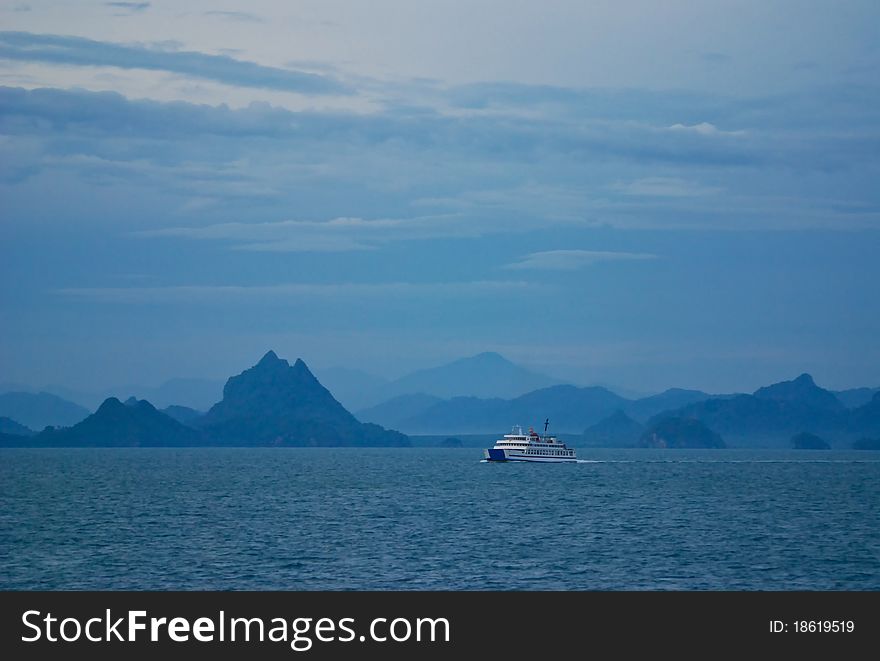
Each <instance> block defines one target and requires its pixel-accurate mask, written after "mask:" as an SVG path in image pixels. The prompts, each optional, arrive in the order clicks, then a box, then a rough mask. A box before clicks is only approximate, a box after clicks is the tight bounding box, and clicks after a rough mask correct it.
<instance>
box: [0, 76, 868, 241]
mask: <svg viewBox="0 0 880 661" xmlns="http://www.w3.org/2000/svg"><path fill="white" fill-rule="evenodd" d="M601 96H602V95H599V97H601ZM798 98H800V97H798ZM836 98H838V99H839V106H840V108H843V109H845V111H846V112H845V114H844V119H845V121H843V122H841V123H840V125H835V124H829V123H828V122H829V121H830V120H829V119H828V116H827V115H826V116H825V119H822V115H821V109H820V108H819V107H818V106H816V105H815V104H813V105H807V106H805V107H806V108H807V110H809V115H810V117H809V118H799V116H798V115H797V113H798V112H800V111H801V106H800V105H799V103H795V102H792V101H791V100H790V99H788V98H787V97H786V99H785V102H784V103H783V102H782V101H774V103H778V107H776V106H773V105H772V104H771V102H770V101H769V100H760V102H758V101H755V102H750V103H749V104H746V103H742V104H739V105H735V106H731V107H730V108H728V109H727V110H726V111H725V113H723V114H726V115H727V116H728V117H730V118H733V117H746V116H749V117H751V118H752V119H753V120H754V122H755V123H756V124H761V125H762V128H760V129H751V128H750V129H749V132H748V133H747V134H744V135H737V136H736V137H735V138H729V139H728V138H727V137H725V136H723V135H721V136H719V135H715V134H713V135H709V136H706V135H703V134H701V133H699V132H696V131H694V130H689V129H676V130H670V129H669V128H668V126H669V125H670V124H668V123H667V124H662V123H660V122H659V120H658V116H663V115H665V114H666V113H667V112H672V110H674V111H675V114H678V112H679V108H678V106H679V105H680V104H679V99H678V97H676V96H675V95H673V96H672V97H671V100H670V102H669V106H668V109H666V110H662V111H659V114H658V115H657V114H655V113H654V112H653V111H652V110H651V108H644V109H643V112H644V118H643V121H631V120H621V121H617V120H612V119H594V118H591V117H589V116H586V115H588V113H589V112H590V111H592V109H591V108H588V109H584V110H583V113H584V114H585V116H583V117H578V116H575V115H573V114H565V113H560V114H557V113H554V112H549V113H547V114H543V113H536V114H535V116H531V117H523V116H519V115H517V116H509V115H507V114H505V113H504V112H502V111H500V110H499V112H498V113H496V114H489V115H487V114H484V113H482V112H481V111H473V112H472V111H462V112H460V113H458V114H447V113H445V112H441V111H440V110H438V111H436V112H421V113H400V112H397V109H395V108H392V109H391V110H387V111H386V110H383V109H381V108H380V109H378V110H375V111H371V112H364V113H353V112H340V111H330V110H321V111H318V110H308V111H299V112H297V111H291V110H288V109H286V108H283V107H278V106H273V105H269V104H266V103H254V104H251V105H249V106H247V107H244V108H238V109H233V108H229V107H227V106H225V105H216V106H211V105H198V104H193V103H185V102H158V101H151V100H143V99H140V100H136V99H129V98H126V97H124V96H122V95H120V94H117V93H113V92H100V93H98V92H89V91H85V90H59V89H42V88H37V89H31V90H27V89H21V88H10V87H0V134H2V135H3V136H4V138H3V143H2V144H0V150H2V153H0V156H2V158H0V186H2V185H3V184H4V182H5V184H6V186H5V187H4V188H3V189H2V191H0V194H2V196H3V200H4V206H5V209H4V210H5V211H6V215H7V217H11V218H15V217H18V218H20V219H21V221H20V222H25V221H24V218H26V217H32V216H33V210H34V208H36V207H40V208H42V209H43V211H42V212H41V213H43V214H44V215H45V217H56V218H57V221H56V222H57V223H58V224H64V223H66V222H72V221H75V219H76V218H80V219H81V217H82V215H83V214H86V215H88V216H89V217H90V218H93V219H94V220H95V222H100V223H103V224H104V225H105V226H106V227H110V226H111V225H112V226H114V227H117V228H118V231H119V232H122V233H128V232H131V231H135V230H147V231H149V230H157V229H163V228H164V229H169V230H172V231H171V232H169V233H167V234H165V236H169V237H176V238H178V239H180V240H184V239H185V240H205V241H215V242H216V243H217V245H218V246H220V247H221V248H224V249H229V248H232V249H236V250H240V251H259V252H279V251H282V252H303V251H320V252H328V251H343V250H344V251H352V250H361V251H363V250H375V249H378V248H381V247H383V246H385V245H388V244H390V243H391V242H395V241H409V240H422V239H434V238H476V237H480V236H488V235H501V234H513V233H518V232H529V231H534V230H536V229H543V228H549V227H567V228H586V227H618V228H626V229H633V228H638V229H651V228H653V229H682V228H689V229H732V230H752V229H773V228H785V229H791V228H797V227H801V228H814V227H826V228H829V229H855V228H864V227H876V226H877V224H878V218H877V214H876V213H872V212H869V213H858V214H853V213H849V214H845V213H842V212H840V211H839V210H838V209H839V208H840V204H841V203H843V202H846V201H847V200H849V201H850V202H854V203H860V204H862V205H863V206H865V208H876V206H877V202H878V199H877V195H876V186H874V183H873V182H874V181H876V177H877V175H878V169H877V168H878V165H877V159H876V154H877V150H878V148H880V143H878V137H877V136H878V133H877V131H878V129H880V126H877V125H876V122H874V121H873V119H872V116H871V113H870V112H869V111H867V110H866V108H870V107H875V106H876V104H873V105H872V104H871V103H869V101H870V100H871V99H875V96H872V92H871V91H870V90H867V89H864V90H861V91H860V92H858V93H856V92H855V91H852V90H851V91H850V92H849V94H844V95H837V97H836ZM624 99H625V100H626V101H627V103H628V100H629V99H630V97H629V96H628V95H624ZM804 101H805V102H806V101H809V98H808V97H804ZM608 102H609V103H610V101H608ZM621 103H623V102H621ZM637 109H638V108H636V110H637ZM621 110H622V112H634V111H635V110H634V109H633V108H631V107H626V108H624V107H622V108H621ZM570 112H571V113H573V112H574V110H573V109H570ZM603 112H604V111H603ZM693 112H694V114H698V115H699V114H703V111H702V110H700V109H699V108H697V109H694V110H693ZM718 112H719V114H721V113H720V111H718ZM842 112H843V111H842ZM786 113H787V115H786ZM875 114H876V113H875ZM783 115H786V119H787V120H788V123H787V124H786V123H785V122H783V121H782V118H781V116H783ZM823 122H824V123H823ZM698 125H699V124H694V125H690V126H698ZM744 125H749V124H748V123H745V122H744V121H740V120H739V119H736V120H734V119H728V120H725V121H723V122H721V121H720V120H719V121H718V124H717V125H716V124H712V126H744ZM768 127H769V128H768ZM49 188H51V190H53V195H52V196H45V195H42V193H41V191H44V190H47V189H49ZM110 191H112V195H113V196H119V197H120V198H125V199H127V200H128V202H127V205H128V206H129V208H130V213H126V214H124V215H120V214H118V213H114V207H113V205H109V204H94V205H92V204H91V203H88V204H86V205H85V206H83V203H84V202H86V201H87V200H90V199H92V200H95V201H96V202H98V201H100V200H103V199H106V197H107V195H108V193H109V192H110ZM340 191H344V194H340ZM81 196H82V199H81ZM74 199H75V200H78V202H73V201H72V200H74ZM86 209H87V211H86ZM279 219H281V220H280V222H279ZM245 221H246V222H245ZM76 222H79V221H76ZM206 228H212V229H211V230H210V231H208V230H207V229H206ZM143 236H147V234H144V235H143Z"/></svg>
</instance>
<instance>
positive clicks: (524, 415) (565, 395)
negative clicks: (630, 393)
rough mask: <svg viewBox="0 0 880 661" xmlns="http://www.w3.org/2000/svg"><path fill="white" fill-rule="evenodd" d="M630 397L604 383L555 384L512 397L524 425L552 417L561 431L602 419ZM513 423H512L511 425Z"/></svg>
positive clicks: (578, 429) (514, 410)
mask: <svg viewBox="0 0 880 661" xmlns="http://www.w3.org/2000/svg"><path fill="white" fill-rule="evenodd" d="M627 401H628V400H626V399H624V398H623V397H621V396H620V395H617V394H615V393H613V392H611V391H610V390H607V389H606V388H602V387H601V386H588V387H586V388H578V387H576V386H551V387H549V388H542V389H541V390H535V391H534V392H530V393H526V394H525V395H523V396H521V397H517V398H516V399H514V400H512V401H511V413H512V414H513V415H514V416H515V417H516V419H515V420H513V422H516V420H522V421H523V425H525V426H528V425H530V424H534V425H535V427H536V428H537V426H538V425H540V424H542V423H543V422H544V419H545V418H550V423H551V424H552V428H553V430H555V431H557V432H570V433H580V432H581V431H582V430H583V429H584V428H585V427H586V426H588V425H590V424H592V423H595V422H598V421H599V420H601V419H602V418H604V417H606V416H608V415H610V414H611V413H613V412H614V411H616V410H617V409H620V408H623V406H624V405H625V404H626V403H627ZM509 426H510V423H508V427H509Z"/></svg>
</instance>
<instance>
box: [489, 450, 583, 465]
mask: <svg viewBox="0 0 880 661" xmlns="http://www.w3.org/2000/svg"><path fill="white" fill-rule="evenodd" d="M486 460H487V461H528V462H531V463H533V464H565V463H576V462H577V457H542V456H540V455H533V456H529V455H508V454H505V452H504V450H496V449H495V448H489V449H487V450H486Z"/></svg>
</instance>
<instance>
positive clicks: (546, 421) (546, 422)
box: [544, 418, 550, 436]
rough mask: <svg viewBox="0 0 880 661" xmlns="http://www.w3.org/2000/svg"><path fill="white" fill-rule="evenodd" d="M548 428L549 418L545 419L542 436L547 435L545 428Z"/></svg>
mask: <svg viewBox="0 0 880 661" xmlns="http://www.w3.org/2000/svg"><path fill="white" fill-rule="evenodd" d="M549 426H550V418H547V419H546V420H544V436H546V435H547V427H549Z"/></svg>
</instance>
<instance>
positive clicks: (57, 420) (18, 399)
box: [0, 392, 89, 429]
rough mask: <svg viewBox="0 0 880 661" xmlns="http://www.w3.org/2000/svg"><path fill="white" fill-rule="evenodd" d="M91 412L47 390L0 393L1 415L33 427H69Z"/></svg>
mask: <svg viewBox="0 0 880 661" xmlns="http://www.w3.org/2000/svg"><path fill="white" fill-rule="evenodd" d="M88 414H89V410H88V409H86V408H84V407H82V406H79V405H78V404H74V403H73V402H69V401H67V400H64V399H62V398H61V397H58V396H57V395H52V394H50V393H47V392H39V393H30V392H5V393H3V394H0V416H4V417H7V418H11V419H12V420H14V421H15V422H17V423H18V424H21V425H25V426H26V427H30V428H31V429H43V428H44V427H48V426H55V427H67V426H70V425H73V424H76V423H77V422H79V421H80V420H82V419H83V418H85V417H86V416H87V415H88Z"/></svg>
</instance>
